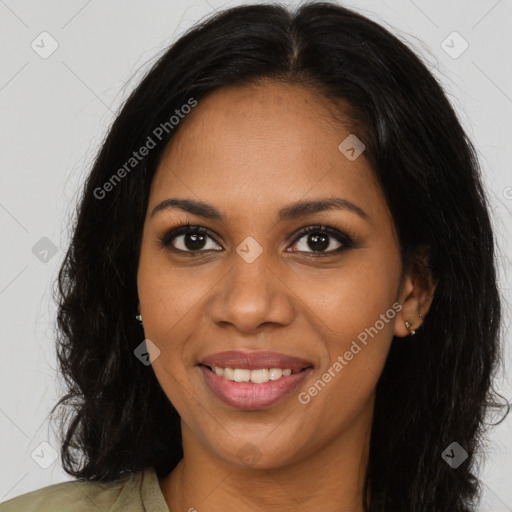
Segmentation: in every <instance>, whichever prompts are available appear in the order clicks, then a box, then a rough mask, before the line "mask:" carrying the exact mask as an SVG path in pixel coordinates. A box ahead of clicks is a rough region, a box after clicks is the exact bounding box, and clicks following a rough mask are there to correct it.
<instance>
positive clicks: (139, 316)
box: [135, 314, 142, 325]
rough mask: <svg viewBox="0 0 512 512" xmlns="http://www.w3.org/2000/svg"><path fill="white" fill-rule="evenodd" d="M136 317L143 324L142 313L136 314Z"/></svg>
mask: <svg viewBox="0 0 512 512" xmlns="http://www.w3.org/2000/svg"><path fill="white" fill-rule="evenodd" d="M135 318H136V319H137V320H138V321H139V322H140V325H142V315H141V314H138V315H136V316H135Z"/></svg>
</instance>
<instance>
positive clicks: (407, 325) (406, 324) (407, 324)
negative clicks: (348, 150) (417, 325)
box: [405, 320, 416, 336]
mask: <svg viewBox="0 0 512 512" xmlns="http://www.w3.org/2000/svg"><path fill="white" fill-rule="evenodd" d="M412 325H413V324H411V323H410V322H408V321H407V320H406V321H405V327H407V329H409V330H410V331H411V336H412V335H414V334H416V331H415V330H414V329H411V327H412Z"/></svg>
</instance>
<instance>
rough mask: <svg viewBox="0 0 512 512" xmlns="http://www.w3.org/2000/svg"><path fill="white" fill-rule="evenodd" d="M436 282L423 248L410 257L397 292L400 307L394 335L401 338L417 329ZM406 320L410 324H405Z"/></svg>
mask: <svg viewBox="0 0 512 512" xmlns="http://www.w3.org/2000/svg"><path fill="white" fill-rule="evenodd" d="M436 287H437V282H435V281H434V279H433V277H432V272H431V269H430V267H429V264H428V253H427V251H426V250H425V249H424V248H423V249H421V250H418V251H417V253H416V254H415V255H413V256H412V257H411V260H410V264H409V265H408V267H407V269H406V271H405V273H404V276H403V279H402V283H401V286H400V290H399V292H398V298H397V301H398V302H399V304H401V305H402V309H401V310H400V311H399V312H398V313H397V315H396V321H395V330H394V334H395V336H397V337H399V338H403V337H405V336H409V335H410V334H412V331H417V330H418V328H419V327H420V326H421V325H422V324H423V322H424V321H425V317H426V316H427V313H428V311H429V309H430V305H431V304H432V300H433V299H434V292H435V289H436ZM406 322H408V323H409V324H411V325H410V326H409V327H407V326H406Z"/></svg>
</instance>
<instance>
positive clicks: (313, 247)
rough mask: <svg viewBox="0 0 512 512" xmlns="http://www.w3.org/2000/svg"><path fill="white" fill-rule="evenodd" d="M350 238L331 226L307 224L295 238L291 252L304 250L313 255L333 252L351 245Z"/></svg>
mask: <svg viewBox="0 0 512 512" xmlns="http://www.w3.org/2000/svg"><path fill="white" fill-rule="evenodd" d="M353 245H354V243H353V241H352V239H351V238H350V237H349V236H348V235H346V234H345V233H342V232H341V231H338V230H336V229H333V228H329V227H326V226H309V227H307V228H305V229H303V230H302V231H301V232H300V233H299V235H298V237H297V238H296V239H295V242H294V246H296V248H295V249H293V252H306V253H313V254H315V255H322V254H334V253H338V252H341V251H343V250H345V249H348V248H350V247H353Z"/></svg>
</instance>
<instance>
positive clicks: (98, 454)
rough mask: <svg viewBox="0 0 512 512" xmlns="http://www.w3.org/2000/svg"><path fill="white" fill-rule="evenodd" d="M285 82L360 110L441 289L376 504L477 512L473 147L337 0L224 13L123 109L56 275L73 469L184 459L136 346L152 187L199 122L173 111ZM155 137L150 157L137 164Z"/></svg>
mask: <svg viewBox="0 0 512 512" xmlns="http://www.w3.org/2000/svg"><path fill="white" fill-rule="evenodd" d="M272 80H273V81H281V82H285V83H289V84H301V85H303V86H305V87H308V88H310V89H311V90H313V91H315V92H316V93H317V94H318V95H321V96H323V97H325V98H328V99H330V100H332V105H333V113H334V114H336V112H337V113H338V114H340V115H346V114H349V119H350V123H351V124H352V127H353V131H354V133H357V134H358V136H359V138H360V139H361V140H363V141H364V144H365V145H366V150H365V153H364V157H365V158H367V159H368V161H369V163H370V164H371V166H372V168H373V170H374V172H375V174H376V176H377V178H378V180H379V183H380V185H381V187H382V190H383V193H384V194H385V197H386V199H387V202H388V205H389V208H390V210H391V213H392V215H393V219H394V222H395V225H396V229H397V232H398V236H399V242H400V247H401V254H402V259H403V262H404V264H405V263H407V262H412V261H416V262H417V268H418V272H425V273H430V275H431V276H432V278H433V279H434V280H435V281H436V282H437V288H436V291H435V295H434V300H433V303H432V306H431V310H430V312H429V313H428V316H427V317H426V318H425V323H424V325H423V326H422V327H421V328H420V329H419V331H418V333H417V334H416V336H415V337H414V338H408V340H407V342H404V341H403V340H402V339H395V340H393V343H392V348H391V350H390V353H389V356H388V359H387V362H386V366H385V368H384V371H383V374H382V376H381V378H380V380H379V382H378V385H377V390H376V405H375V416H374V422H373V426H372V435H371V444H370V458H369V465H368V470H367V478H366V484H365V488H366V489H371V498H370V500H369V503H365V505H364V507H365V510H366V511H370V512H383V511H384V512H402V511H403V512H406V511H407V512H410V511H414V512H421V511H428V512H437V511H439V512H441V511H446V510H450V511H451V512H463V511H464V512H466V511H468V510H470V508H469V507H470V506H471V505H472V504H473V503H474V502H475V500H476V499H477V498H478V495H479V490H480V486H479V481H478V479H477V476H476V457H475V456H476V454H477V448H478V447H479V445H480V443H481V441H482V437H483V434H484V431H485V425H486V423H485V418H486V412H487V411H488V409H489V407H491V406H496V407H498V403H497V401H496V400H497V396H496V394H495V393H494V391H493V388H492V380H493V377H494V375H495V373H496V370H497V365H498V362H499V356H500V334H501V333H500V311H501V310H500V296H499V293H498V290H497V283H496V270H495V248H494V236H493V231H492V228H491V223H490V218H489V213H488V205H487V199H486V196H485V193H484V190H483V186H482V182H481V177H480V169H479V164H478V161H477V156H476V152H475V149H474V147H473V145H472V144H471V142H470V141H469V140H468V138H467V136H466V134H465V132H464V130H463V128H462V127H461V124H460V123H459V121H458V119H457V115H456V113H455V112H454V110H453V108H452V106H451V105H450V103H449V101H448V100H447V97H446V96H445V93H444V92H443V90H442V88H441V87H440V85H439V84H438V83H437V81H436V80H435V78H434V77H433V76H432V74H431V73H430V72H429V70H428V69H427V67H426V66H425V65H424V64H423V63H422V61H421V59H420V58H419V57H418V56H417V55H416V54H415V53H414V52H413V51H412V50H411V49H409V48H408V47H407V46H406V45H405V44H404V43H402V42H401V41H400V40H399V39H398V38H397V37H395V36H393V35H391V34H390V33H389V32H388V31H387V30H385V29H384V28H382V27H381V26H380V25H378V24H377V23H375V22H372V21H370V20H369V19H367V18H365V17H363V16H362V15H360V14H357V13H355V12H353V11H351V10H348V9H346V8H343V7H340V6H338V5H335V4H332V3H327V2H321V3H318V2H316V3H306V4H303V5H301V6H299V7H298V8H297V9H296V10H295V11H293V12H291V11H289V10H287V8H285V7H284V6H281V5H277V4H267V5H248V6H242V7H235V8H231V9H228V10H225V11H222V12H218V13H215V14H214V15H213V16H211V17H210V18H209V19H207V20H205V21H202V22H201V23H199V24H198V25H196V26H195V27H193V28H192V29H191V30H189V31H188V32H187V33H186V34H185V35H183V36H182V37H181V38H180V39H179V40H178V41H177V42H176V43H174V44H173V45H172V46H171V47H170V48H169V49H168V50H167V51H166V52H165V53H164V54H163V55H162V56H161V57H160V58H159V59H158V60H157V62H156V63H155V64H154V65H153V66H152V67H151V69H150V70H149V71H148V72H147V74H146V76H145V77H144V78H143V80H142V81H141V82H140V84H139V85H138V87H137V88H136V89H135V90H134V91H133V92H132V94H131V95H130V96H129V98H128V99H127V101H126V102H125V104H124V106H123V108H122V109H121V110H120V113H119V114H118V115H117V118H116V120H115V121H114V123H113V125H112V127H111V129H110V130H109V132H108V134H107V136H106V138H105V140H104V142H103V144H102V147H101V150H100V151H99V154H98V156H97V158H96V160H95V163H94V166H93V168H92V170H91V172H90V174H89V175H88V178H87V180H86V183H85V186H84V189H83V192H82V196H81V198H80V203H79V206H78V209H77V218H76V222H75V225H74V226H73V229H74V231H73V237H72V240H71V244H70V247H69V250H68V251H67V254H66V256H65V260H64V262H63V264H62V267H61V269H60V273H59V278H58V301H59V310H58V318H57V323H58V346H57V355H58V359H59V364H60V371H61V373H62V376H63V378H64V379H65V383H66V386H67V394H66V395H65V396H63V398H62V399H61V400H60V401H59V402H58V403H57V404H56V406H55V407H54V409H53V411H52V412H55V411H56V410H57V409H58V408H59V407H60V406H63V408H64V411H65V413H64V414H62V415H60V416H59V420H60V427H61V431H60V435H61V437H62V447H61V448H62V450H61V452H62V464H63V467H64V469H65V471H66V472H67V473H69V474H70V475H73V476H75V477H77V478H81V479H86V480H102V481H112V480H115V479H118V478H119V477H120V476H121V475H123V474H125V473H130V472H135V471H139V470H141V469H144V468H147V467H149V466H153V467H154V468H155V470H156V472H157V475H158V476H164V475H166V474H168V473H169V472H170V471H171V470H172V469H173V468H174V467H175V466H176V464H177V463H178V462H179V460H180V459H181V458H182V456H183V451H182V446H181V431H180V418H179V415H178V414H177V412H176V410H175V409H174V407H173V406H172V404H171V403H170V402H169V400H168V399H167V397H166V395H165V393H164V392H163V390H162V389H161V387H160V385H159V383H158V381H157V379H156V377H155V375H154V372H153V370H152V368H151V366H145V365H143V364H141V362H140V361H139V360H138V359H137V358H136V357H135V356H134V354H133V351H134V349H135V347H137V346H138V345H139V344H140V343H141V341H142V340H143V339H144V337H143V332H142V330H141V327H140V326H139V325H138V324H137V322H136V320H135V315H136V303H137V285H136V275H137V267H138V260H139V253H140V245H141V237H142V229H143V223H144V217H145V213H146V208H147V202H148V196H149V188H150V184H151V181H152V178H153V175H154V173H155V170H156V167H157V165H158V161H159V158H160V157H161V154H162V151H163V149H164V147H165V146H166V143H167V142H168V141H169V140H170V139H171V138H172V136H173V135H174V133H175V132H176V130H177V129H179V126H180V123H183V122H186V119H185V121H182V120H181V119H180V120H178V123H177V124H176V126H173V123H175V121H176V119H177V117H176V119H175V120H174V121H172V122H170V119H171V117H172V116H173V115H174V114H175V113H176V110H178V111H180V112H185V111H186V109H183V106H184V105H187V104H188V105H191V104H192V103H193V102H194V101H197V102H199V103H200V102H201V98H204V97H205V96H206V95H207V94H208V93H210V92H212V91H214V90H216V89H219V88H221V87H224V86H238V85H246V84H251V83H263V82H265V81H272ZM338 107H340V108H339V110H338V111H336V109H337V108H338ZM180 117H181V116H180ZM166 123H167V124H166ZM158 127H160V129H159V130H158V129H157V128H158ZM157 134H158V136H157ZM149 139H151V140H152V142H153V146H154V147H152V148H151V149H150V150H149V152H147V154H146V156H144V157H143V158H142V157H141V158H137V161H136V162H135V161H134V160H130V159H131V158H134V157H133V152H134V151H138V150H139V148H141V147H143V146H146V147H148V146H149V145H151V144H150V143H149ZM120 169H124V170H125V172H124V173H123V172H120V171H119V170H120ZM113 175H116V176H117V177H116V178H114V177H113ZM107 183H109V185H106V184H107ZM421 262H422V265H420V264H419V263H421ZM425 275H427V274H425ZM177 293H178V292H177ZM454 441H455V442H457V443H458V444H459V445H460V446H461V447H462V448H463V449H464V450H465V451H466V452H467V453H468V458H467V460H465V461H464V462H463V463H462V465H461V466H460V467H458V468H457V469H453V468H452V467H451V466H450V465H449V464H448V463H447V462H446V461H445V460H444V459H443V457H442V454H443V452H444V450H445V449H446V448H447V447H448V446H449V445H450V444H451V443H452V442H454ZM365 494H366V493H365Z"/></svg>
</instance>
